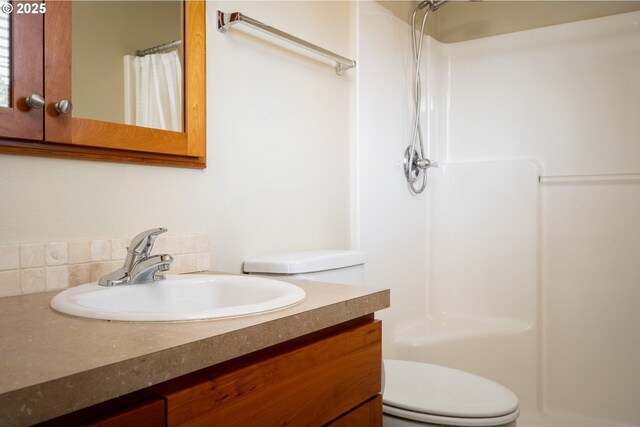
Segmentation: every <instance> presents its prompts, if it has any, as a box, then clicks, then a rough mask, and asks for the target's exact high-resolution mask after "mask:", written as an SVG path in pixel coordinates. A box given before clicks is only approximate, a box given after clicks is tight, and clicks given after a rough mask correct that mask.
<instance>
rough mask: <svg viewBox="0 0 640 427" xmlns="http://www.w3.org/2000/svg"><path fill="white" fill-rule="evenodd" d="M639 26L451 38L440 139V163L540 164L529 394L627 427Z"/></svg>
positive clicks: (607, 24)
mask: <svg viewBox="0 0 640 427" xmlns="http://www.w3.org/2000/svg"><path fill="white" fill-rule="evenodd" d="M639 21H640V13H638V12H633V13H629V14H623V15H617V16H611V17H605V18H599V19H594V20H589V21H583V22H577V23H572V24H564V25H559V26H555V27H549V28H542V29H537V30H531V31H524V32H520V33H515V34H508V35H504V36H496V37H489V38H486V39H479V40H474V41H469V42H463V43H457V44H453V45H451V46H450V55H451V56H450V64H451V84H450V87H451V92H450V95H449V96H450V98H449V101H450V110H449V123H450V124H451V125H450V127H449V133H448V135H447V136H448V138H447V139H445V140H444V141H441V144H446V150H447V153H448V161H449V162H474V163H477V162H479V161H486V160H511V159H534V160H535V161H537V162H540V163H541V164H542V165H543V166H544V167H543V171H542V173H541V174H542V176H543V182H542V183H541V184H539V185H538V186H539V192H540V203H539V207H538V210H539V222H540V230H539V232H538V235H539V239H540V240H539V241H540V255H541V256H540V258H539V281H540V286H539V289H538V292H539V298H540V302H541V311H540V312H539V322H540V323H541V324H542V335H541V341H540V342H541V347H540V349H539V352H540V358H541V359H540V360H541V368H542V373H543V376H542V386H543V388H542V398H543V400H542V403H543V405H544V407H545V409H546V410H548V411H549V412H556V413H570V414H578V415H580V416H583V417H591V418H594V419H602V420H609V421H611V422H619V423H624V424H629V425H638V424H640V410H638V407H637V404H636V403H637V402H636V401H637V396H638V394H639V392H640V388H639V386H638V384H639V383H640V366H639V365H638V364H637V360H638V358H639V357H640V338H638V337H639V336H638V334H637V333H635V332H633V326H632V325H637V324H639V323H640V314H638V311H637V310H635V305H636V304H635V303H634V302H637V301H639V300H640V288H638V286H637V285H638V283H639V281H640V267H639V266H638V262H637V260H638V259H640V245H638V242H639V241H640V219H639V218H640V203H639V200H640V180H638V179H637V175H636V177H635V178H634V176H633V175H631V176H630V175H625V174H638V173H639V172H640V169H639V168H638V164H639V163H640V144H638V141H639V140H640V121H638V119H637V118H638V117H640V79H639V78H638V76H640V29H639V27H638V22H639ZM602 174H614V175H620V176H619V179H617V180H614V181H605V180H603V179H602V178H601V177H600V175H602ZM548 176H551V177H553V176H579V177H582V179H586V181H583V182H574V181H572V180H564V181H560V182H558V181H556V183H555V184H552V183H548V182H545V181H544V177H548ZM516 195H517V194H514V197H515V196H516ZM499 230H503V227H502V226H501V227H500V228H496V231H499ZM511 256H513V257H516V259H520V258H517V254H516V253H515V252H514V253H512V255H511ZM504 262H506V263H510V262H512V260H511V257H510V256H505V257H504ZM469 279H470V280H471V277H470V278H469ZM514 301H515V300H514ZM600 425H603V424H600Z"/></svg>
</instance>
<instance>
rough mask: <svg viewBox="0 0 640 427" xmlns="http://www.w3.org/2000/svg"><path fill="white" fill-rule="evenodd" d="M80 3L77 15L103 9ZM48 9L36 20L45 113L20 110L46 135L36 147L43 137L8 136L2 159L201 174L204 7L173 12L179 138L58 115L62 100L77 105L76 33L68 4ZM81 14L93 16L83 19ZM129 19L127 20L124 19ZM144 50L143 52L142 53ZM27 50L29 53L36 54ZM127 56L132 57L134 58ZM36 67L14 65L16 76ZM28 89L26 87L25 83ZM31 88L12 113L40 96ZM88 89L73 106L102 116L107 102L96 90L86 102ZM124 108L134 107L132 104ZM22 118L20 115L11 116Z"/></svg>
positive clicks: (184, 6) (1, 143) (197, 4)
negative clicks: (26, 157) (177, 31)
mask: <svg viewBox="0 0 640 427" xmlns="http://www.w3.org/2000/svg"><path fill="white" fill-rule="evenodd" d="M81 3H83V5H82V7H83V8H86V7H88V6H91V4H92V3H95V5H96V7H97V6H99V3H101V2H81ZM106 3H110V4H111V6H110V7H112V6H114V5H115V6H117V5H118V4H121V5H122V6H124V5H125V4H126V3H130V4H134V3H138V2H113V1H110V2H106ZM140 3H146V2H140ZM45 4H46V13H44V14H42V15H40V16H39V18H40V19H41V21H42V22H41V26H42V34H43V36H42V40H41V47H40V52H42V56H41V58H43V59H44V61H43V63H44V65H43V70H42V75H43V77H42V79H43V81H42V82H40V85H41V86H40V87H41V88H43V92H44V93H43V96H44V99H45V103H44V108H42V110H41V111H42V112H38V111H34V110H33V109H30V108H22V110H25V111H24V112H23V113H24V114H26V115H28V116H29V117H31V118H32V119H34V118H35V121H37V120H38V118H37V117H38V114H41V116H42V118H41V120H42V122H41V126H43V128H44V136H43V137H41V139H38V138H40V135H36V136H35V137H27V138H25V137H24V136H22V135H18V134H13V135H12V134H11V133H10V132H5V133H0V138H1V139H0V151H4V152H11V153H20V154H32V155H45V156H61V157H71V158H83V159H95V160H108V161H118V162H134V163H143V164H156V165H169V166H180V167H192V168H204V167H205V166H206V104H205V97H206V86H205V37H206V32H205V30H206V28H205V27H206V23H205V5H206V2H204V1H190V0H187V1H183V2H181V5H178V8H177V9H176V11H177V13H178V14H179V15H178V16H177V17H176V18H177V19H178V21H179V22H178V25H181V32H182V42H181V43H179V45H178V49H179V50H180V51H181V54H182V55H181V58H180V59H179V61H178V67H180V66H181V67H182V68H179V69H178V72H182V74H183V79H182V83H181V84H177V85H175V86H176V87H177V86H179V85H181V87H178V89H181V91H179V92H181V93H180V94H178V95H177V97H174V98H173V99H174V101H175V100H176V99H179V100H183V102H182V103H181V105H183V106H184V107H178V110H179V114H180V113H181V115H180V116H177V117H179V118H178V119H177V122H179V123H178V126H179V127H178V128H177V129H178V130H165V129H158V128H155V127H159V126H157V125H153V124H152V125H145V126H138V125H135V124H126V123H122V121H120V122H119V123H118V122H117V121H118V120H115V121H108V120H104V119H100V117H98V118H87V115H88V114H86V113H85V112H86V111H87V108H83V109H80V108H78V110H79V111H83V112H82V113H78V116H74V114H73V110H72V111H71V112H66V113H65V111H64V109H63V111H61V110H60V108H57V107H59V106H60V105H65V104H64V100H68V101H71V104H73V100H74V98H73V87H74V80H73V74H74V71H75V72H78V71H77V70H78V67H76V70H74V67H73V64H74V62H73V54H74V45H73V37H72V34H73V33H74V32H73V30H72V22H73V13H74V12H73V5H74V4H73V2H70V1H47V2H46V3H45ZM79 13H81V12H80V10H76V14H79ZM83 13H93V12H86V11H84V12H83ZM95 13H102V14H103V15H104V11H102V12H100V11H96V12H95ZM126 13H131V12H129V11H127V12H126ZM16 16H17V15H14V16H12V19H13V21H12V22H17V24H16V26H17V28H18V29H19V28H21V25H22V23H21V22H22V21H19V20H21V19H22V17H21V16H19V17H17V18H16ZM31 24H33V23H31ZM76 26H77V23H76ZM94 27H95V25H94ZM89 28H90V26H89ZM76 37H79V36H78V34H76ZM80 37H82V36H80ZM15 39H16V41H19V40H20V39H19V38H15ZM143 43H145V42H143ZM146 43H148V42H146ZM141 47H148V46H146V45H145V46H142V45H141ZM31 48H32V49H33V47H31ZM13 49H14V56H16V55H17V56H18V57H19V55H20V53H21V52H23V50H22V48H21V46H20V45H19V44H18V45H15V44H14V46H13ZM129 53H131V54H135V52H129ZM75 54H76V55H85V54H84V53H80V54H79V53H78V52H77V51H76V52H75ZM121 57H122V58H123V61H124V62H120V64H124V63H125V62H126V59H124V56H122V55H121ZM76 59H77V58H76ZM117 60H118V59H116V61H117ZM133 61H135V58H134V59H132V62H133ZM14 62H15V61H14ZM76 62H78V61H76ZM37 66H38V64H36V63H34V64H32V65H24V64H22V65H18V64H16V66H14V71H15V73H14V75H15V74H16V73H18V74H19V73H21V71H24V69H29V70H32V69H34V68H37ZM125 66H126V64H125ZM19 67H22V68H19ZM25 67H26V68H25ZM117 67H118V66H117V65H116V68H117ZM120 67H122V65H120ZM120 69H121V70H122V71H121V72H122V73H126V68H120ZM104 80H105V79H104V78H98V79H96V80H95V81H94V83H92V84H94V85H100V84H102V82H103V81H104ZM27 86H29V84H28V83H27ZM32 86H33V87H34V88H33V90H32V88H28V89H23V90H22V93H19V92H15V91H14V94H15V96H14V98H15V102H16V105H17V106H21V105H23V104H24V103H25V99H26V98H27V97H28V96H29V95H28V93H31V92H37V91H38V87H37V84H36V82H34V83H33V84H32ZM75 86H76V89H77V88H78V87H80V86H78V85H77V84H76V85H75ZM87 87H89V86H87V85H85V86H84V89H82V90H83V92H82V96H79V97H78V99H82V100H91V102H95V103H96V105H91V107H93V110H94V111H98V112H100V111H101V109H103V110H107V102H106V101H107V100H106V98H107V97H106V96H104V95H102V96H100V95H99V92H100V91H98V90H96V91H95V92H96V94H95V96H94V94H93V93H92V94H90V96H87V94H86V93H85V92H84V91H85V90H87V89H86V88H87ZM94 87H99V86H94ZM40 90H42V89H40ZM116 90H124V89H116ZM105 93H106V92H105ZM81 102H84V101H81ZM129 102H131V101H130V100H129ZM101 103H102V104H101ZM86 105H87V104H85V106H86ZM103 107H104V108H103ZM19 110H20V108H18V109H17V110H16V111H19ZM174 113H175V112H174ZM16 114H17V113H16ZM98 115H99V114H98ZM174 121H176V120H174ZM180 122H181V123H180ZM148 126H155V127H148ZM180 129H181V130H180ZM41 133H42V132H41Z"/></svg>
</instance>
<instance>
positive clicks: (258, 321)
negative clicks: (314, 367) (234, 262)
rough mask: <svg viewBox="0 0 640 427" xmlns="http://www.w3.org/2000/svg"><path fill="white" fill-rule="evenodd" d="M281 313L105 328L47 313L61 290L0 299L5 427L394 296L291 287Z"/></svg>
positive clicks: (354, 313) (0, 397)
mask: <svg viewBox="0 0 640 427" xmlns="http://www.w3.org/2000/svg"><path fill="white" fill-rule="evenodd" d="M290 282H292V283H295V284H297V285H298V286H300V287H302V288H303V289H304V290H305V291H306V293H307V298H306V299H305V300H304V301H303V302H301V303H300V304H298V305H295V306H293V307H289V308H287V309H284V310H279V311H274V312H269V313H264V314H259V315H254V316H245V317H237V318H231V319H219V320H208V321H195V322H164V323H160V322H108V321H101V320H91V319H82V318H76V317H71V316H66V315H63V314H59V313H57V312H55V311H54V310H53V309H51V308H50V307H49V301H50V300H51V298H52V297H53V296H54V295H55V294H56V292H47V293H41V294H33V295H23V296H17V297H5V298H0V322H1V323H0V325H1V326H0V328H1V330H2V333H1V334H0V425H2V426H24V425H30V424H34V423H37V422H41V421H44V420H47V419H51V418H54V417H57V416H60V415H63V414H66V413H69V412H73V411H75V410H78V409H82V408H85V407H88V406H91V405H94V404H96V403H100V402H104V401H107V400H109V399H113V398H115V397H118V396H122V395H125V394H127V393H131V392H133V391H137V390H141V389H143V388H146V387H149V386H152V385H155V384H159V383H161V382H163V381H166V380H169V379H172V378H176V377H179V376H181V375H184V374H188V373H190V372H194V371H196V370H198V369H202V368H206V367H208V366H212V365H215V364H217V363H220V362H224V361H226V360H230V359H233V358H236V357H239V356H242V355H244V354H248V353H251V352H254V351H257V350H260V349H263V348H266V347H269V346H272V345H275V344H279V343H282V342H284V341H288V340H290V339H293V338H297V337H299V336H302V335H306V334H309V333H312V332H316V331H318V330H321V329H324V328H327V327H331V326H333V325H337V324H339V323H343V322H346V321H349V320H352V319H355V318H357V317H361V316H365V315H368V314H371V313H373V312H375V311H378V310H382V309H384V308H386V307H388V306H389V291H388V290H380V289H372V288H364V287H354V286H346V285H336V284H327V283H322V284H320V283H315V282H305V281H290Z"/></svg>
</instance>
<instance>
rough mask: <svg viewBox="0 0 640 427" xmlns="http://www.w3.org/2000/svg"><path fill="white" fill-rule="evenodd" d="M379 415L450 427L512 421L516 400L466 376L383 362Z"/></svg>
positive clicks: (433, 367) (502, 389)
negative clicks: (383, 387) (382, 385)
mask: <svg viewBox="0 0 640 427" xmlns="http://www.w3.org/2000/svg"><path fill="white" fill-rule="evenodd" d="M384 366H385V389H384V394H383V411H384V412H385V413H387V414H389V415H394V416H397V417H400V418H405V419H410V420H414V421H421V422H429V423H433V424H438V423H440V424H445V425H450V426H496V425H500V424H506V423H509V422H512V421H515V420H516V419H517V418H518V415H519V412H520V411H519V409H518V398H517V396H516V395H515V394H514V393H513V392H512V391H511V390H509V389H508V388H506V387H504V386H502V385H500V384H498V383H496V382H493V381H491V380H488V379H486V378H483V377H480V376H478V375H474V374H471V373H468V372H463V371H459V370H457V369H451V368H447V367H444V366H437V365H431V364H428V363H420V362H410V361H405V360H385V365H384Z"/></svg>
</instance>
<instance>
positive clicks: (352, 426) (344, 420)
mask: <svg viewBox="0 0 640 427" xmlns="http://www.w3.org/2000/svg"><path fill="white" fill-rule="evenodd" d="M326 427H382V395H381V394H379V395H377V396H376V397H373V398H371V399H369V400H367V401H366V402H365V403H363V404H362V405H360V406H358V407H357V408H355V409H352V410H351V411H349V412H348V413H346V414H344V415H343V416H341V417H340V418H338V419H336V420H333V421H331V422H330V423H329V424H327V425H326Z"/></svg>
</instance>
